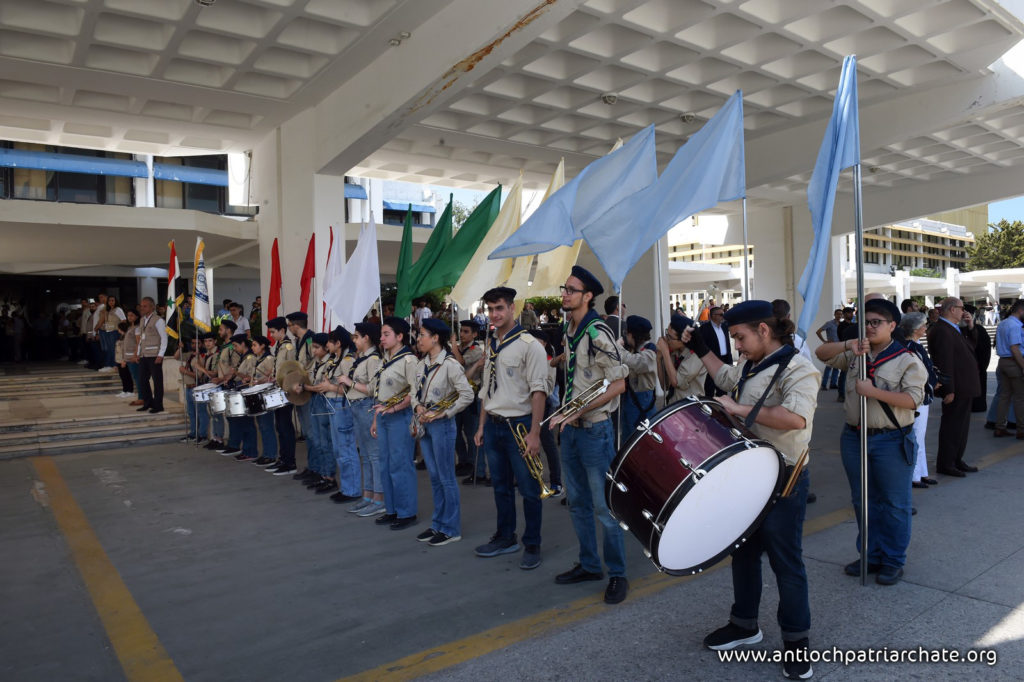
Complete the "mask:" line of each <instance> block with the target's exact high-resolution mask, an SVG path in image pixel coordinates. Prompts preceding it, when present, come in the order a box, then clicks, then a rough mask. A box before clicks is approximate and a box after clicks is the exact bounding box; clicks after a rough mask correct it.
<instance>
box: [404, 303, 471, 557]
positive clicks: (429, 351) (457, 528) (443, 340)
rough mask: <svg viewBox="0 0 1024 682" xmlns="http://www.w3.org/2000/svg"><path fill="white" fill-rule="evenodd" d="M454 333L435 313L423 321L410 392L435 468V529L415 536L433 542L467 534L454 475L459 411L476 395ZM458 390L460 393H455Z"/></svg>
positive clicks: (423, 441) (426, 458) (432, 524)
mask: <svg viewBox="0 0 1024 682" xmlns="http://www.w3.org/2000/svg"><path fill="white" fill-rule="evenodd" d="M449 338H451V329H449V328H448V325H447V323H445V322H442V321H441V320H438V319H435V318H433V317H428V318H426V319H424V320H423V323H422V326H421V328H420V333H419V338H417V340H416V345H417V348H418V349H419V351H420V352H421V353H423V359H422V360H420V361H419V362H418V363H417V365H416V383H415V384H414V387H415V388H414V390H413V391H412V393H411V395H412V408H413V413H414V415H415V419H416V420H417V422H418V425H419V428H420V430H421V432H422V436H421V438H420V450H421V452H422V453H423V461H424V462H426V464H427V471H428V472H429V473H430V488H431V491H432V492H433V497H434V514H433V516H432V517H431V519H430V528H428V529H427V530H425V531H423V532H422V533H420V534H419V535H417V536H416V539H417V540H419V541H420V542H426V543H427V544H429V545H430V546H431V547H440V546H441V545H447V544H448V543H449V542H457V541H459V540H461V539H462V522H461V515H460V511H459V486H458V483H457V482H456V480H455V457H454V455H455V436H456V431H455V419H454V416H455V415H456V414H458V413H459V412H461V411H462V410H464V409H465V408H466V406H467V405H469V404H470V403H472V402H473V400H474V398H475V396H474V395H473V388H472V387H471V386H470V385H469V381H468V380H467V379H466V373H465V370H464V369H463V368H462V365H461V364H460V363H459V361H458V360H456V359H455V358H454V357H453V356H452V354H451V353H450V352H449V350H448V339H449ZM453 394H457V397H455V398H452V395H453ZM442 403H445V405H446V406H445V405H442ZM448 403H450V404H448Z"/></svg>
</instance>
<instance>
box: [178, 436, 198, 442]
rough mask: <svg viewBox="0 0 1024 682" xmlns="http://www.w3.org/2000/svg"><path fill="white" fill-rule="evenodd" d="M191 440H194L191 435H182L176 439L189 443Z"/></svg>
mask: <svg viewBox="0 0 1024 682" xmlns="http://www.w3.org/2000/svg"><path fill="white" fill-rule="evenodd" d="M193 440H195V438H192V437H191V436H182V437H181V438H179V439H178V442H179V443H191V442H192V441H193Z"/></svg>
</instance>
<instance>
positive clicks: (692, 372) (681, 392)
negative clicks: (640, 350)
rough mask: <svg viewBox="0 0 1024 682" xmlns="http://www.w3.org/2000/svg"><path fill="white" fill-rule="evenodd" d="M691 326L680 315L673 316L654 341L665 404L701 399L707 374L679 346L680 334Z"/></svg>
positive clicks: (689, 320)
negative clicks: (662, 334)
mask: <svg viewBox="0 0 1024 682" xmlns="http://www.w3.org/2000/svg"><path fill="white" fill-rule="evenodd" d="M693 326H694V322H693V320H691V319H690V318H688V317H685V316H683V315H673V316H672V320H671V321H670V322H669V323H668V329H666V330H665V336H663V337H661V338H660V339H658V344H657V345H658V377H659V380H660V381H661V386H662V388H663V389H665V404H666V405H671V404H672V403H677V402H679V401H680V400H682V399H684V398H688V397H689V396H691V395H692V396H694V397H698V398H700V397H703V396H704V386H705V384H706V383H707V375H708V371H707V369H706V368H705V367H704V363H703V362H701V360H700V358H699V357H697V354H696V353H694V352H693V351H692V350H690V349H689V348H687V347H686V346H684V345H683V341H682V334H683V332H684V331H686V330H687V329H688V328H689V327H693Z"/></svg>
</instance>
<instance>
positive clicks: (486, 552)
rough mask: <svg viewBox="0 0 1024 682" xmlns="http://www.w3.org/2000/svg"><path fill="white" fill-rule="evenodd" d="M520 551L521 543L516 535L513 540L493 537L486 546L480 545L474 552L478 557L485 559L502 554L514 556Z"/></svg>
mask: <svg viewBox="0 0 1024 682" xmlns="http://www.w3.org/2000/svg"><path fill="white" fill-rule="evenodd" d="M518 551H519V543H518V542H516V536H515V535H513V536H512V537H511V538H499V537H498V536H497V535H492V536H491V541H490V542H488V543H487V544H486V545H480V546H479V547H477V548H476V549H475V550H474V552H475V553H476V555H477V556H479V557H485V558H486V557H492V556H498V555H500V554H512V553H513V552H518Z"/></svg>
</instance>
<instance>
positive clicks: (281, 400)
mask: <svg viewBox="0 0 1024 682" xmlns="http://www.w3.org/2000/svg"><path fill="white" fill-rule="evenodd" d="M263 404H264V405H265V406H266V408H267V409H268V410H276V409H277V408H279V407H284V406H285V405H287V404H288V394H287V393H285V392H284V390H282V389H280V388H278V387H277V386H274V385H273V384H270V388H268V389H267V390H266V391H264V392H263Z"/></svg>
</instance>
